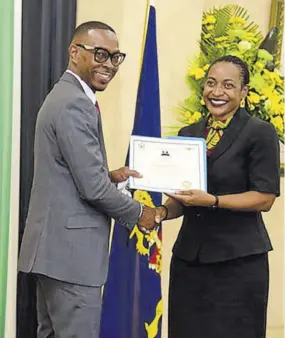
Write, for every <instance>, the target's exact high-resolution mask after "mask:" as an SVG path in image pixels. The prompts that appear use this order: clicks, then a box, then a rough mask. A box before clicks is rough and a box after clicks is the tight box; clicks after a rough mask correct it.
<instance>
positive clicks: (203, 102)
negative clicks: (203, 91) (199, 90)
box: [200, 98, 205, 106]
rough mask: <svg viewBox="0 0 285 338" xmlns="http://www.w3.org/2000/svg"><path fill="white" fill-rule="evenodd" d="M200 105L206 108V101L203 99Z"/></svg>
mask: <svg viewBox="0 0 285 338" xmlns="http://www.w3.org/2000/svg"><path fill="white" fill-rule="evenodd" d="M200 103H201V105H202V106H205V101H204V99H203V98H202V99H201V100H200Z"/></svg>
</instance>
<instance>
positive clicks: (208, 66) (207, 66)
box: [203, 63, 210, 71]
mask: <svg viewBox="0 0 285 338" xmlns="http://www.w3.org/2000/svg"><path fill="white" fill-rule="evenodd" d="M209 68H210V64H209V63H207V64H206V65H205V66H204V67H203V69H204V70H205V71H207V70H208V69H209Z"/></svg>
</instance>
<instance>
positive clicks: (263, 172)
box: [173, 109, 280, 263]
mask: <svg viewBox="0 0 285 338" xmlns="http://www.w3.org/2000/svg"><path fill="white" fill-rule="evenodd" d="M206 123H207V118H205V119H202V120H201V121H200V122H198V123H196V124H192V125H189V126H187V127H184V128H182V129H181V130H180V131H179V136H187V137H204V132H205V127H206ZM207 170H208V172H207V176H208V192H209V193H211V194H215V195H218V196H221V195H227V194H238V193H243V192H246V191H251V190H253V191H260V192H266V193H273V194H276V195H277V196H278V195H279V193H280V192H279V186H280V159H279V141H278V138H277V135H276V132H275V129H274V127H273V126H272V125H271V124H270V123H267V122H264V121H262V120H260V119H258V118H253V117H250V116H249V115H248V113H247V112H246V110H244V109H239V110H238V111H237V112H236V114H235V115H234V117H233V119H232V121H231V123H230V125H229V126H228V128H227V129H226V130H225V132H224V135H223V137H222V139H221V141H220V142H219V143H218V144H217V146H216V147H215V149H214V150H213V151H212V154H211V155H210V156H209V157H208V159H207ZM269 250H272V246H271V243H270V239H269V237H268V234H267V231H266V229H265V226H264V223H263V219H262V215H261V213H260V212H242V211H232V210H229V209H222V208H221V209H216V210H213V208H207V207H185V208H184V219H183V224H182V227H181V229H180V232H179V235H178V238H177V240H176V243H175V244H174V248H173V253H174V254H175V255H177V256H178V257H180V258H182V259H185V260H188V261H192V260H196V259H199V261H201V262H204V263H209V262H219V261H225V260H229V259H233V258H237V257H242V256H247V255H251V254H257V253H263V252H267V251H269Z"/></svg>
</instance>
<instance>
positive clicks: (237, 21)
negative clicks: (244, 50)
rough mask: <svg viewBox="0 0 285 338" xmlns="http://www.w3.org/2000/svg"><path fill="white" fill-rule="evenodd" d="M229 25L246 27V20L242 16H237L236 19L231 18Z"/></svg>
mask: <svg viewBox="0 0 285 338" xmlns="http://www.w3.org/2000/svg"><path fill="white" fill-rule="evenodd" d="M229 23H230V24H232V25H244V24H246V20H245V19H243V18H242V17H240V16H237V17H235V18H231V19H230V20H229Z"/></svg>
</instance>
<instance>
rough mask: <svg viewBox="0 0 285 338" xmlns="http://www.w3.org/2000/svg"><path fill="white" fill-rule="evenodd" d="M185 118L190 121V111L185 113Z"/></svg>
mask: <svg viewBox="0 0 285 338" xmlns="http://www.w3.org/2000/svg"><path fill="white" fill-rule="evenodd" d="M184 116H185V117H186V119H189V117H190V116H191V113H190V112H189V111H186V112H185V113H184Z"/></svg>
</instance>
